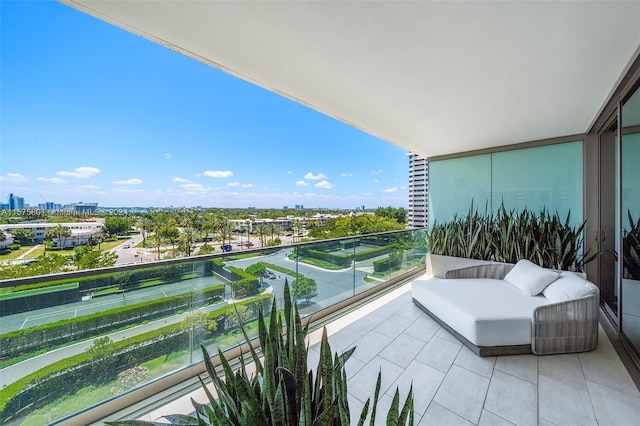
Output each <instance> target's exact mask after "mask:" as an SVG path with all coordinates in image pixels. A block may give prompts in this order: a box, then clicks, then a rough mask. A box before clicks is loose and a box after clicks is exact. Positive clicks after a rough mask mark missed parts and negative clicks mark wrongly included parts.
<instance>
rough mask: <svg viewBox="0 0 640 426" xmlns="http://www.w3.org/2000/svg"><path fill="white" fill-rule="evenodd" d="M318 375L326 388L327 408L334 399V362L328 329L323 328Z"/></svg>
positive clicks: (325, 402)
mask: <svg viewBox="0 0 640 426" xmlns="http://www.w3.org/2000/svg"><path fill="white" fill-rule="evenodd" d="M318 376H319V377H320V379H321V380H322V386H323V388H324V398H323V399H324V400H323V403H324V405H325V409H326V408H327V407H329V406H330V405H331V404H332V399H333V363H332V360H331V347H330V346H329V339H328V337H327V329H326V328H324V329H323V330H322V340H321V342H320V362H319V364H318Z"/></svg>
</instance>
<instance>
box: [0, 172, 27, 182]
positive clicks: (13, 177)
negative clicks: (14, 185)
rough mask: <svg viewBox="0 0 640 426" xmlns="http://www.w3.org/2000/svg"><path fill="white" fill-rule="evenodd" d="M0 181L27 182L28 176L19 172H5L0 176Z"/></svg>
mask: <svg viewBox="0 0 640 426" xmlns="http://www.w3.org/2000/svg"><path fill="white" fill-rule="evenodd" d="M0 181H2V182H28V181H29V178H28V177H26V176H25V175H21V174H20V173H7V175H6V176H0Z"/></svg>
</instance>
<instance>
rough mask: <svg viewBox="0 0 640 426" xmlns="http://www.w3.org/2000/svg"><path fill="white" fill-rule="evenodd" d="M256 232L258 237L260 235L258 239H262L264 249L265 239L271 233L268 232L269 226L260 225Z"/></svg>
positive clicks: (261, 244)
mask: <svg viewBox="0 0 640 426" xmlns="http://www.w3.org/2000/svg"><path fill="white" fill-rule="evenodd" d="M255 231H256V235H258V238H260V247H264V237H265V235H267V234H268V233H269V231H268V230H267V225H265V224H264V223H260V224H259V225H258V226H256V227H255Z"/></svg>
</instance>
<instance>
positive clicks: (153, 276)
mask: <svg viewBox="0 0 640 426" xmlns="http://www.w3.org/2000/svg"><path fill="white" fill-rule="evenodd" d="M424 254H425V244H424V230H407V231H399V232H391V233H382V234H373V235H364V236H357V237H351V238H343V239H335V240H323V241H317V242H312V243H303V244H297V245H291V246H280V247H275V248H260V249H253V250H244V249H243V250H239V251H232V252H229V253H224V254H217V255H210V256H200V257H193V258H184V259H174V260H170V261H161V262H156V263H153V264H148V263H147V264H140V265H133V266H126V267H113V268H105V269H99V270H91V271H79V272H73V273H66V274H57V275H51V276H41V277H32V278H26V279H15V280H5V281H0V315H1V318H0V321H1V322H0V382H1V385H0V386H1V388H0V423H2V424H24V425H41V424H49V423H59V422H63V421H65V420H66V421H70V420H71V421H72V419H74V416H81V415H86V413H88V412H90V411H91V410H94V411H95V410H99V409H100V408H104V407H105V406H106V405H108V404H113V406H114V407H115V406H125V405H130V404H131V403H132V402H135V401H136V400H137V399H142V398H144V397H148V395H149V391H148V389H149V388H150V387H154V388H153V389H154V392H155V391H156V390H157V391H159V390H162V389H164V388H168V387H170V386H172V385H175V384H176V383H177V382H179V381H181V380H185V379H187V378H190V377H193V376H195V375H196V374H198V373H199V372H201V371H203V368H202V367H198V366H199V365H201V361H202V352H201V349H200V345H201V344H202V345H204V346H205V347H206V348H207V349H208V351H209V353H211V354H214V353H217V350H218V349H221V350H222V351H225V350H228V349H231V348H235V347H237V346H238V345H239V344H241V343H242V342H244V338H243V336H242V332H241V330H240V328H239V323H240V321H242V322H243V323H244V324H245V328H246V329H247V330H248V332H249V333H250V335H255V334H257V330H256V325H255V323H256V319H257V315H258V312H259V311H260V309H263V311H264V312H269V308H270V306H271V303H272V300H273V298H275V300H276V303H277V305H278V306H279V307H280V306H281V305H282V303H283V296H284V295H283V290H284V284H285V281H287V282H288V283H289V286H290V288H291V292H292V294H293V296H294V297H295V299H296V300H297V303H298V306H299V308H300V311H301V314H303V315H305V316H310V315H312V314H313V318H314V320H315V319H316V318H321V317H322V316H323V315H324V314H326V313H327V312H329V311H332V310H335V309H336V307H337V306H340V305H343V304H345V303H350V302H351V301H353V300H355V298H358V297H364V296H367V295H369V294H370V293H374V292H376V291H377V290H381V289H383V288H385V287H387V286H389V285H390V284H392V283H394V282H395V281H400V280H402V278H403V277H406V276H409V275H412V274H415V273H417V272H419V271H420V270H422V269H424ZM145 390H146V391H145ZM145 395H146V396H145ZM123 400H126V401H125V402H122V401H123ZM123 404H124V405H123ZM103 411H104V410H103ZM107 412H108V410H107Z"/></svg>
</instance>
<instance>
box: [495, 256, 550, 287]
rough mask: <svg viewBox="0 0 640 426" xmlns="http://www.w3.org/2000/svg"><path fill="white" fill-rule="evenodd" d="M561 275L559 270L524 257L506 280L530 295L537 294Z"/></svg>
mask: <svg viewBox="0 0 640 426" xmlns="http://www.w3.org/2000/svg"><path fill="white" fill-rule="evenodd" d="M559 276H560V274H558V273H557V272H554V271H552V270H550V269H545V268H541V267H540V266H538V265H536V264H535V263H532V262H529V261H528V260H525V259H522V260H519V261H518V263H516V265H515V266H514V267H513V269H512V270H511V271H510V272H509V273H508V274H507V275H506V276H505V277H504V280H505V281H506V282H508V283H509V284H511V285H512V286H514V287H515V288H517V289H518V290H520V291H521V292H523V293H524V294H526V295H528V296H537V295H538V294H540V293H541V292H542V290H544V289H545V288H546V287H547V286H548V285H549V284H551V283H552V282H554V281H555V280H557V279H558V277H559Z"/></svg>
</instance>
